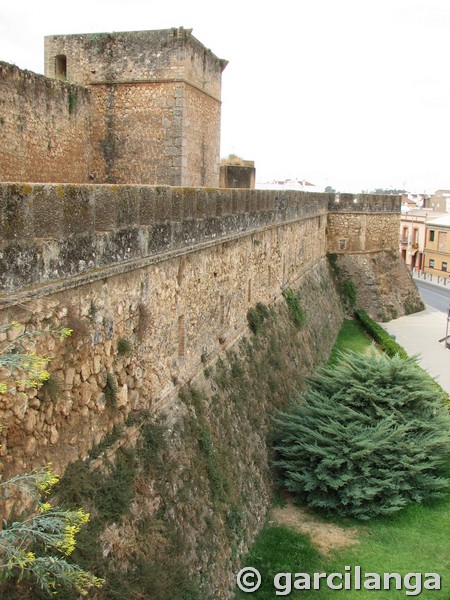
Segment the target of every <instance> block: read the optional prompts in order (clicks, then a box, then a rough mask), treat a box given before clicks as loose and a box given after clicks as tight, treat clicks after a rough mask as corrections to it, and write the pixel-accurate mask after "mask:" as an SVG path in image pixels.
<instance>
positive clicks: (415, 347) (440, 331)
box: [381, 306, 450, 394]
mask: <svg viewBox="0 0 450 600" xmlns="http://www.w3.org/2000/svg"><path fill="white" fill-rule="evenodd" d="M381 325H382V326H383V327H384V328H385V329H386V331H388V332H389V333H390V334H391V335H395V338H396V340H397V342H398V343H399V344H400V345H401V346H403V347H404V348H405V350H406V351H407V352H408V354H409V355H414V354H418V355H419V363H420V365H421V366H422V367H423V368H424V369H426V370H427V371H428V373H430V375H431V376H432V377H434V378H435V379H436V380H437V381H438V382H439V383H440V385H441V386H442V387H443V388H444V390H446V391H447V392H448V393H449V394H450V350H448V349H446V348H445V345H444V342H439V340H440V339H442V338H443V337H444V336H445V331H446V325H447V315H446V313H443V312H441V311H439V310H436V309H435V308H432V307H430V306H427V308H426V310H423V311H421V312H419V313H415V314H413V315H408V316H406V317H400V319H395V320H393V321H390V322H389V323H381Z"/></svg>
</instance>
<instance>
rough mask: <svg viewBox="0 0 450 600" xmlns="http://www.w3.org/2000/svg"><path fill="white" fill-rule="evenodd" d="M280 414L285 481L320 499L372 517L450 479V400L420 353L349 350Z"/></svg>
mask: <svg viewBox="0 0 450 600" xmlns="http://www.w3.org/2000/svg"><path fill="white" fill-rule="evenodd" d="M275 421H276V424H277V426H278V434H277V438H276V443H275V448H276V451H277V452H278V460H277V464H278V466H279V467H281V473H282V478H283V481H284V484H285V486H286V488H287V489H288V490H290V491H291V492H294V493H295V494H297V495H298V497H299V499H300V500H301V501H302V502H305V503H306V504H308V505H309V506H311V507H316V508H320V509H326V510H330V511H334V512H337V513H338V514H340V515H342V516H351V517H355V518H358V519H369V518H372V517H374V516H376V515H387V514H390V513H394V512H396V511H398V510H400V509H402V508H403V507H404V506H406V505H407V504H409V503H412V502H423V501H425V500H428V499H431V498H436V497H440V496H441V495H442V494H443V492H444V490H445V489H446V488H447V484H448V481H447V478H446V476H447V471H446V465H447V460H448V456H449V452H450V417H449V413H448V409H447V407H446V406H445V405H444V397H443V394H441V393H440V392H439V391H438V390H437V389H436V387H435V386H434V384H433V381H432V380H431V379H430V378H429V376H428V375H427V373H425V372H424V371H422V370H421V369H419V368H418V367H417V365H416V362H415V359H413V358H406V359H404V360H402V359H401V358H400V357H399V356H394V357H393V358H390V357H388V356H386V355H384V354H383V355H381V356H377V355H376V354H375V353H374V352H372V354H371V355H369V356H367V355H361V354H356V353H354V352H349V353H346V354H345V355H344V354H341V357H340V361H339V363H338V364H337V366H335V367H322V368H320V369H319V370H318V371H317V372H316V374H315V375H314V376H313V377H312V378H311V386H310V387H309V388H308V389H307V390H306V391H305V392H304V394H303V395H302V396H301V397H299V398H298V400H297V402H295V403H293V404H292V406H291V407H290V409H289V410H287V411H285V412H281V413H279V414H278V416H277V418H276V419H275Z"/></svg>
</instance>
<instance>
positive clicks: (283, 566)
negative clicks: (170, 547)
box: [235, 321, 450, 600]
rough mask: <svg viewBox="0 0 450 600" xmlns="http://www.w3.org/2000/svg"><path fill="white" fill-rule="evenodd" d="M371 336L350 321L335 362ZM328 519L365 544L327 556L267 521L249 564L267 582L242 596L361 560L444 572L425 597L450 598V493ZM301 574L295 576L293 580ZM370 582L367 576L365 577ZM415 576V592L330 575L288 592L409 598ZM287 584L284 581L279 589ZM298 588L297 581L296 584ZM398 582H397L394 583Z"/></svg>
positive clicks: (379, 566) (261, 596) (380, 568)
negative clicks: (352, 584)
mask: <svg viewBox="0 0 450 600" xmlns="http://www.w3.org/2000/svg"><path fill="white" fill-rule="evenodd" d="M370 345H371V340H370V338H368V336H367V335H366V334H365V333H364V332H363V331H362V329H361V328H360V327H359V325H358V323H357V322H355V321H345V322H344V324H343V326H342V329H341V332H340V334H339V336H338V339H337V342H336V346H335V348H334V349H333V354H332V357H331V358H330V362H335V361H336V359H337V358H336V357H337V351H338V350H345V349H351V350H354V351H357V352H366V351H367V348H368V347H369V346H370ZM314 514H315V516H316V517H319V518H320V519H321V520H322V521H323V522H324V523H335V524H337V525H340V526H341V527H344V528H345V527H350V526H351V527H357V528H358V530H359V538H358V539H359V544H358V545H356V546H349V547H347V548H345V549H341V550H339V551H335V552H334V553H331V554H330V555H329V556H328V557H327V558H325V557H324V556H322V555H321V554H320V553H319V552H318V550H317V549H316V548H315V546H314V540H313V539H310V537H309V536H308V535H301V534H299V533H296V532H295V531H292V530H290V529H287V528H286V527H279V526H274V525H270V524H267V525H266V526H265V527H264V528H263V530H262V531H261V533H260V534H259V536H258V538H257V539H256V542H255V543H254V545H253V547H252V549H251V551H250V554H249V555H248V557H247V558H246V560H245V562H244V566H252V567H255V568H257V569H258V570H259V572H260V573H261V576H262V585H261V588H260V589H259V591H257V592H253V593H252V594H251V595H250V594H249V593H243V592H240V591H239V590H238V591H237V593H236V596H235V598H236V600H237V599H242V598H249V597H252V598H256V599H258V600H267V599H269V598H278V597H280V596H281V595H286V594H280V593H279V594H278V595H276V591H277V590H276V588H275V586H274V576H275V574H276V573H280V572H282V573H292V574H295V573H317V572H325V573H332V572H335V573H344V572H345V566H351V567H354V566H355V565H359V566H360V567H361V569H362V573H365V572H367V573H368V572H371V573H378V574H384V573H400V574H401V575H403V576H404V575H406V574H407V573H422V574H423V581H424V579H425V578H424V574H425V573H438V574H439V575H440V576H441V583H442V589H441V590H440V591H438V590H423V591H422V592H421V593H420V595H419V597H420V598H421V599H422V598H425V599H427V598H430V599H431V598H434V599H436V600H450V494H449V496H448V498H446V499H443V500H441V501H439V502H438V501H435V502H430V503H428V504H424V505H411V506H409V507H408V508H407V509H405V510H403V511H401V512H399V513H397V514H395V515H394V516H392V517H389V518H377V519H374V520H372V521H365V522H360V521H356V520H352V519H345V520H343V519H340V518H338V517H336V518H331V517H329V516H326V515H320V514H319V513H317V512H315V513H314ZM294 579H295V577H294V576H293V578H292V582H293V581H294ZM363 581H364V578H363ZM414 586H415V580H411V589H410V590H409V593H408V594H406V591H408V590H407V589H406V588H405V586H404V587H403V590H398V591H397V590H395V589H392V590H390V591H383V590H382V591H374V590H365V589H362V590H360V591H356V590H331V589H329V588H328V587H327V586H326V584H325V583H324V580H322V585H321V589H320V590H317V591H315V590H311V591H307V590H302V591H297V590H295V589H292V592H291V593H290V594H289V595H288V597H289V598H293V599H300V598H302V599H308V598H313V599H316V600H328V599H329V600H332V598H335V597H336V596H337V597H339V598H342V599H344V598H345V599H347V598H350V599H353V598H354V599H359V600H366V599H369V598H370V599H373V598H376V599H380V600H383V599H392V600H396V599H399V598H408V597H410V596H413V597H414V595H415V593H414V589H413V587H414ZM282 587H284V580H281V581H280V588H279V591H282ZM292 587H293V586H292ZM392 587H394V586H392Z"/></svg>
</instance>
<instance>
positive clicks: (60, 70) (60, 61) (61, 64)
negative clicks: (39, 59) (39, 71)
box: [55, 54, 67, 79]
mask: <svg viewBox="0 0 450 600" xmlns="http://www.w3.org/2000/svg"><path fill="white" fill-rule="evenodd" d="M55 77H56V79H66V77H67V57H66V55H65V54H58V56H55Z"/></svg>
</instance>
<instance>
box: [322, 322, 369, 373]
mask: <svg viewBox="0 0 450 600" xmlns="http://www.w3.org/2000/svg"><path fill="white" fill-rule="evenodd" d="M372 344H373V341H372V339H371V338H370V337H369V336H368V335H367V333H366V332H365V331H364V330H363V328H362V327H361V325H360V324H359V322H358V321H353V320H349V319H346V320H345V321H344V323H343V324H342V327H341V330H340V331H339V335H338V337H337V340H336V343H335V345H334V347H333V350H332V352H331V356H330V361H329V362H330V363H331V364H334V363H335V362H336V361H337V355H338V353H339V352H342V351H343V350H352V351H353V352H361V353H364V352H367V350H368V348H370V346H372Z"/></svg>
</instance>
